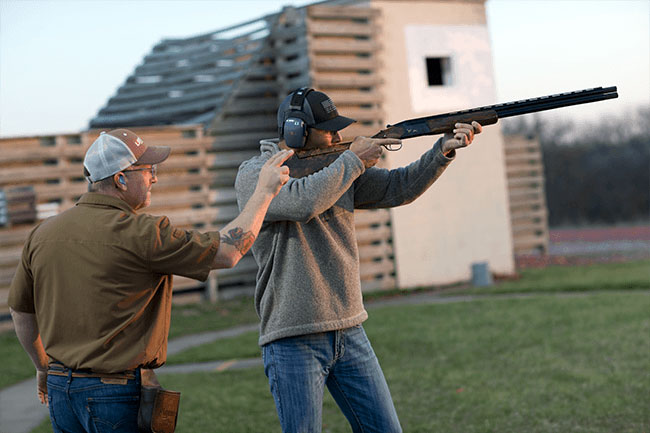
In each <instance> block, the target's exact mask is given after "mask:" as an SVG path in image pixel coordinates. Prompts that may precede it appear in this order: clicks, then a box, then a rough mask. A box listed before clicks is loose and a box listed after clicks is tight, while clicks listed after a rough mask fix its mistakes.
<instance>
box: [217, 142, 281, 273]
mask: <svg viewBox="0 0 650 433" xmlns="http://www.w3.org/2000/svg"><path fill="white" fill-rule="evenodd" d="M291 155H293V151H292V150H283V151H280V152H278V153H276V154H275V155H273V156H272V157H271V158H269V160H268V161H266V163H265V164H264V166H262V169H261V170H260V175H259V179H258V181H257V186H256V187H255V192H253V195H252V196H251V198H250V199H249V200H248V203H246V206H244V209H243V210H242V211H241V213H240V214H239V216H238V217H237V218H235V219H234V220H232V221H231V222H230V223H228V224H227V225H226V226H225V227H224V228H223V229H221V243H220V244H219V250H218V251H217V254H216V256H215V258H214V261H213V262H212V267H213V269H216V268H232V267H233V266H235V265H236V264H237V263H238V262H239V260H240V259H241V258H242V257H243V256H244V254H246V252H247V251H248V250H249V249H250V247H251V246H252V245H253V242H255V239H256V238H257V235H258V233H259V232H260V228H261V227H262V222H263V221H264V215H266V211H267V210H268V208H269V205H270V204H271V200H273V198H274V197H275V196H276V195H277V194H278V192H280V188H282V186H283V185H284V184H285V183H287V181H288V180H289V168H288V167H286V166H283V165H282V164H283V163H284V161H286V160H287V159H289V158H290V157H291Z"/></svg>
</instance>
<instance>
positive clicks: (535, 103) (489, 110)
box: [285, 86, 618, 178]
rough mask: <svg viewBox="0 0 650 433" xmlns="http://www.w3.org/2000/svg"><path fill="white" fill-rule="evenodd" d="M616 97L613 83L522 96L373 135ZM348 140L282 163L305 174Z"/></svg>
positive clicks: (491, 120)
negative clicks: (535, 96)
mask: <svg viewBox="0 0 650 433" xmlns="http://www.w3.org/2000/svg"><path fill="white" fill-rule="evenodd" d="M617 97H618V93H617V92H616V86H611V87H604V88H603V87H595V88H592V89H584V90H577V91H574V92H566V93H558V94H555V95H549V96H542V97H539V98H531V99H522V100H520V101H514V102H506V103H503V104H497V105H488V106H485V107H478V108H472V109H469V110H462V111H454V112H451V113H445V114H437V115H433V116H426V117H419V118H416V119H408V120H404V121H402V122H399V123H396V124H394V125H387V126H386V129H382V130H381V131H379V132H378V133H376V134H375V135H373V136H372V138H399V139H402V140H404V139H407V138H414V137H421V136H424V135H438V134H444V133H446V132H452V130H453V129H454V125H455V124H456V123H471V122H472V121H473V120H475V121H477V122H478V123H480V124H481V125H483V126H486V125H494V124H495V123H497V122H498V121H499V119H503V118H506V117H512V116H520V115H522V114H528V113H536V112H539V111H546V110H554V109H556V108H561V107H568V106H571V105H579V104H587V103H591V102H597V101H604V100H607V99H613V98H617ZM351 143H352V142H351V141H349V142H342V143H338V144H336V145H334V146H330V147H327V148H319V149H308V150H296V151H295V153H294V156H292V157H291V158H290V159H289V160H288V161H287V162H285V165H286V166H288V167H289V170H290V175H291V177H297V178H300V177H304V176H308V175H310V174H312V173H315V172H317V171H319V170H321V169H323V168H324V167H327V166H328V165H330V164H331V163H332V162H334V161H335V160H336V158H338V157H339V155H340V154H341V153H342V152H344V151H345V150H347V149H348V148H349V147H350V144H351ZM386 148H387V150H391V151H392V150H399V148H397V149H392V148H389V147H386ZM400 148H401V146H400Z"/></svg>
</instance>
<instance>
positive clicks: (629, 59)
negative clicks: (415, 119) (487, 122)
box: [0, 0, 650, 137]
mask: <svg viewBox="0 0 650 433" xmlns="http://www.w3.org/2000/svg"><path fill="white" fill-rule="evenodd" d="M309 3H313V1H311V0H255V1H253V0H236V1H230V0H198V1H195V0H185V1H181V0H165V1H157V0H74V1H72V0H48V1H46V0H0V136H2V137H12V136H29V135H46V134H61V133H76V132H79V131H81V130H84V129H85V128H87V126H88V122H89V120H90V119H91V118H92V117H94V115H95V114H96V113H97V112H98V111H99V109H100V108H101V107H103V106H104V104H105V103H106V102H107V101H108V99H109V98H110V97H111V96H113V95H114V94H115V92H116V91H117V89H118V88H119V87H120V85H122V84H123V83H124V81H125V80H126V78H127V77H128V76H129V75H130V74H131V72H132V71H133V70H134V69H135V67H136V66H137V65H139V64H140V63H141V61H142V59H143V58H144V56H145V55H146V54H148V53H149V52H150V51H151V49H152V48H153V47H154V45H156V43H158V42H159V41H160V40H162V39H164V38H176V37H190V36H195V35H198V34H202V33H209V32H212V31H215V30H219V29H222V28H226V27H229V26H232V25H236V24H239V23H243V22H246V21H249V20H252V19H256V18H259V17H262V16H264V15H267V14H270V13H275V12H278V11H279V10H280V9H281V8H282V6H283V5H293V6H302V5H305V4H309ZM486 11H487V20H488V31H489V34H490V39H491V45H492V55H493V68H494V76H495V88H496V95H497V100H495V101H494V103H495V104H496V103H501V102H508V101H513V100H519V99H525V98H530V97H537V96H542V95H548V94H554V93H560V92H565V91H572V90H580V89H585V88H590V87H598V86H603V87H605V86H612V85H615V86H618V90H619V98H618V99H616V100H610V101H605V102H598V103H594V104H587V105H581V106H579V107H569V108H563V109H560V110H554V111H552V112H547V113H549V116H558V117H562V118H565V119H566V118H570V119H576V120H578V121H579V122H582V123H583V124H587V125H589V124H591V123H593V122H597V121H598V119H601V118H603V117H612V116H615V117H626V116H629V115H630V113H632V112H633V111H634V110H635V109H636V108H637V107H639V106H649V105H650V28H649V27H650V1H649V0H613V1H610V0H575V1H574V0H487V2H486ZM385 22H386V23H387V24H389V22H390V20H389V19H386V20H385ZM466 108H472V107H466Z"/></svg>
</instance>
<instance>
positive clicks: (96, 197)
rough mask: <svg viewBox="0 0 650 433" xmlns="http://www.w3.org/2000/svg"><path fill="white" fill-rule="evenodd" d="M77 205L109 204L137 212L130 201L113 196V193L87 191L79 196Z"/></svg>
mask: <svg viewBox="0 0 650 433" xmlns="http://www.w3.org/2000/svg"><path fill="white" fill-rule="evenodd" d="M76 205H100V206H108V207H114V208H117V209H120V210H123V211H125V212H129V213H136V212H135V211H134V210H133V208H131V206H129V205H128V203H127V202H125V201H124V200H122V199H119V198H117V197H113V196H112V195H108V194H101V193H98V192H87V193H85V194H84V195H82V196H81V197H80V198H79V201H78V202H77V203H76Z"/></svg>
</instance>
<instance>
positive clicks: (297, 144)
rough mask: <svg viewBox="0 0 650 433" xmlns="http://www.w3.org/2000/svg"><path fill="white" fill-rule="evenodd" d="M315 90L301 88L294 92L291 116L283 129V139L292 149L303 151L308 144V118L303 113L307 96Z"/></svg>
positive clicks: (291, 102) (288, 116) (290, 104)
mask: <svg viewBox="0 0 650 433" xmlns="http://www.w3.org/2000/svg"><path fill="white" fill-rule="evenodd" d="M312 90H313V89H311V88H309V87H301V88H300V89H298V90H296V91H295V92H293V95H291V101H290V102H289V109H290V110H291V111H289V114H287V119H286V120H285V121H284V125H283V127H282V137H283V138H284V141H285V143H287V146H289V147H291V148H292V149H302V148H303V147H305V143H306V142H307V122H306V120H307V118H308V116H307V115H306V114H305V112H304V111H303V108H304V104H305V98H306V97H307V94H308V93H309V92H311V91H312Z"/></svg>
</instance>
